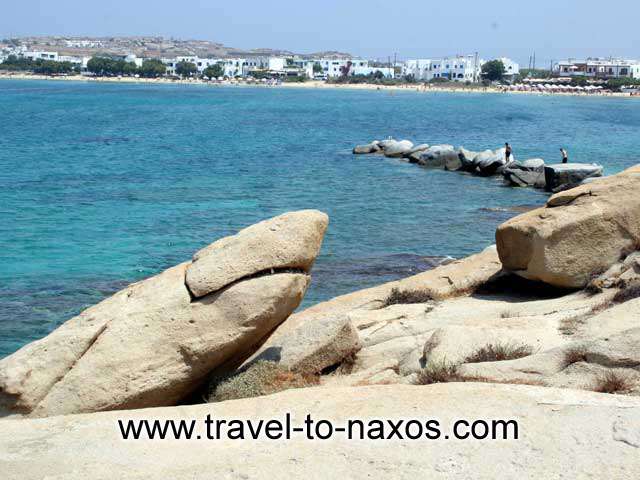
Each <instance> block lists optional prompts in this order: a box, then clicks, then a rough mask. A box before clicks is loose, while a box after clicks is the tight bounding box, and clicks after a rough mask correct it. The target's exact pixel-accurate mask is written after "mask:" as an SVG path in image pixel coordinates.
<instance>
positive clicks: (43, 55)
mask: <svg viewBox="0 0 640 480" xmlns="http://www.w3.org/2000/svg"><path fill="white" fill-rule="evenodd" d="M22 56H23V57H24V58H28V59H30V60H38V59H42V60H53V61H54V62H57V61H58V52H44V51H38V52H32V51H26V52H23V53H22Z"/></svg>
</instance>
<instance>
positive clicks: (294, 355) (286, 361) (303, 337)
mask: <svg viewBox="0 0 640 480" xmlns="http://www.w3.org/2000/svg"><path fill="white" fill-rule="evenodd" d="M361 346H362V345H361V343H360V337H359V336H358V331H357V330H356V329H355V327H354V326H353V324H352V323H351V321H350V320H349V318H348V317H347V316H346V315H337V316H331V315H329V316H327V317H324V318H320V319H318V321H316V322H306V323H301V324H298V325H296V328H294V329H292V330H291V331H289V332H288V333H287V334H286V335H279V336H278V337H277V338H276V339H275V340H274V341H271V342H269V345H268V346H267V347H266V348H262V349H261V350H260V352H259V353H258V354H257V355H255V356H254V357H253V358H252V359H251V360H250V361H248V362H247V363H246V364H245V367H247V366H250V365H251V364H253V363H255V362H258V361H269V362H274V363H277V364H278V365H280V366H282V367H285V368H286V369H288V370H291V371H294V372H299V373H307V374H319V373H320V372H322V370H324V369H326V368H328V367H331V366H334V365H337V364H339V363H340V362H342V361H343V360H344V359H345V358H347V357H350V356H352V355H354V354H355V353H356V352H357V351H358V350H360V347H361Z"/></svg>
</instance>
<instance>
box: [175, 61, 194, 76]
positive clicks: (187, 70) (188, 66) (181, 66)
mask: <svg viewBox="0 0 640 480" xmlns="http://www.w3.org/2000/svg"><path fill="white" fill-rule="evenodd" d="M197 71H198V67H196V64H195V63H192V62H179V63H178V64H177V65H176V73H177V74H178V75H180V76H181V77H190V76H192V75H194V74H195V73H196V72H197Z"/></svg>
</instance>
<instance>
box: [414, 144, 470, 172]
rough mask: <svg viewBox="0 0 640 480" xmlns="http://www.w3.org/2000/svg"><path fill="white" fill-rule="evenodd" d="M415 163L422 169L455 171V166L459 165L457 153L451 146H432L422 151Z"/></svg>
mask: <svg viewBox="0 0 640 480" xmlns="http://www.w3.org/2000/svg"><path fill="white" fill-rule="evenodd" d="M416 163H417V164H418V165H422V166H423V167H432V168H445V167H447V166H450V167H451V168H449V169H450V170H455V169H456V168H455V164H459V163H460V160H459V159H458V151H457V150H456V149H454V148H453V146H452V145H433V146H431V147H429V148H428V149H426V150H424V151H422V152H421V153H420V154H419V155H418V158H417V161H416Z"/></svg>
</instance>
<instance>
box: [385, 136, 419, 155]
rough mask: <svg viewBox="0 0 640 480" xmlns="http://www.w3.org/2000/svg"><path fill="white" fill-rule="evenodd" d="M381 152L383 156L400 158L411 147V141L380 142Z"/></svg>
mask: <svg viewBox="0 0 640 480" xmlns="http://www.w3.org/2000/svg"><path fill="white" fill-rule="evenodd" d="M380 146H381V147H382V153H384V156H385V157H391V158H400V157H402V156H403V155H405V154H407V153H408V152H410V151H411V149H412V148H413V143H412V142H410V141H409V140H399V141H395V140H393V141H390V140H389V141H385V142H381V143H380Z"/></svg>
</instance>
